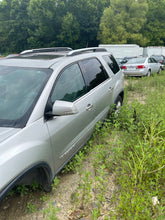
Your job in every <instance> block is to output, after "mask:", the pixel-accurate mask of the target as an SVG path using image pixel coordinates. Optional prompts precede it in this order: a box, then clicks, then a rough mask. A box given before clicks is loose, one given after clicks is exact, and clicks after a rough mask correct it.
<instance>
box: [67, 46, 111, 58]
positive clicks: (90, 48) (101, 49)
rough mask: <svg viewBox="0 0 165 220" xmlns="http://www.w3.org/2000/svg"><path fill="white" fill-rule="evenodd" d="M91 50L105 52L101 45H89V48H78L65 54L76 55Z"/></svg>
mask: <svg viewBox="0 0 165 220" xmlns="http://www.w3.org/2000/svg"><path fill="white" fill-rule="evenodd" d="M91 52H107V50H106V49H105V48H101V47H89V48H82V49H78V50H72V51H70V52H69V53H68V54H67V56H76V55H79V54H83V53H91Z"/></svg>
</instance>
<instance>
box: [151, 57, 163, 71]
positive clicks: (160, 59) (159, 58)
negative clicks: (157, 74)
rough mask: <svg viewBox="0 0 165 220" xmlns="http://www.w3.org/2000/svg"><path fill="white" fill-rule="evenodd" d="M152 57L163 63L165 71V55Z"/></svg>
mask: <svg viewBox="0 0 165 220" xmlns="http://www.w3.org/2000/svg"><path fill="white" fill-rule="evenodd" d="M151 57H153V58H154V59H155V60H156V61H157V62H158V63H161V65H162V69H165V56H163V55H152V56H151Z"/></svg>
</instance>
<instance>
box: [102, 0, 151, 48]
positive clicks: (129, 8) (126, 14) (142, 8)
mask: <svg viewBox="0 0 165 220" xmlns="http://www.w3.org/2000/svg"><path fill="white" fill-rule="evenodd" d="M147 6H148V5H147V3H146V1H145V0H140V1H134V0H126V1H122V0H112V1H111V4H110V7H109V8H106V9H105V11H104V13H103V16H102V18H101V23H100V33H99V35H98V38H99V39H100V40H101V42H102V43H107V44H116V43H119V42H120V43H125V44H126V43H128V44H129V43H137V44H139V45H142V46H144V45H145V43H146V39H145V38H144V36H143V35H142V33H141V28H142V27H143V25H144V24H145V22H146V13H147V9H148V7H147Z"/></svg>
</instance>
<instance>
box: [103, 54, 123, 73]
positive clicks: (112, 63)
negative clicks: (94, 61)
mask: <svg viewBox="0 0 165 220" xmlns="http://www.w3.org/2000/svg"><path fill="white" fill-rule="evenodd" d="M103 58H104V60H105V61H106V63H107V64H108V66H109V67H110V69H111V70H112V72H113V73H114V74H116V73H117V72H119V70H120V68H119V65H118V64H117V62H116V60H115V58H114V57H113V56H112V55H109V56H108V55H106V56H103Z"/></svg>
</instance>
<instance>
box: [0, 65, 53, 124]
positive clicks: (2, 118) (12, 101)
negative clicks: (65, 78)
mask: <svg viewBox="0 0 165 220" xmlns="http://www.w3.org/2000/svg"><path fill="white" fill-rule="evenodd" d="M51 72H52V70H50V69H36V68H21V67H6V66H0V103H1V104H0V127H24V126H25V124H26V122H27V120H28V118H29V115H30V113H31V111H32V109H33V107H34V104H35V103H36V100H37V99H38V97H39V95H40V93H41V91H42V88H43V86H44V85H45V83H46V82H47V80H48V78H49V77H50V75H51Z"/></svg>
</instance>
